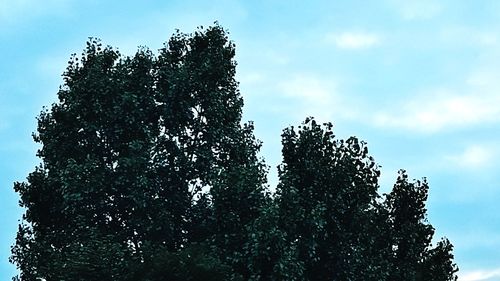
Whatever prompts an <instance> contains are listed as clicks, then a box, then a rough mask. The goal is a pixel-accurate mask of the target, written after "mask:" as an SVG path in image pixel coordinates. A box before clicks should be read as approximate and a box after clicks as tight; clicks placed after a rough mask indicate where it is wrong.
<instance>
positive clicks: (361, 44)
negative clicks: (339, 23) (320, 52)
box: [325, 32, 380, 49]
mask: <svg viewBox="0 0 500 281" xmlns="http://www.w3.org/2000/svg"><path fill="white" fill-rule="evenodd" d="M325 41H326V42H327V43H329V44H334V45H335V46H337V47H338V48H341V49H367V48H371V47H374V46H377V45H379V44H380V37H379V36H378V35H377V34H374V33H364V32H344V33H340V34H335V33H329V34H327V35H326V38H325Z"/></svg>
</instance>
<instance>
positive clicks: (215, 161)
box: [11, 25, 265, 280]
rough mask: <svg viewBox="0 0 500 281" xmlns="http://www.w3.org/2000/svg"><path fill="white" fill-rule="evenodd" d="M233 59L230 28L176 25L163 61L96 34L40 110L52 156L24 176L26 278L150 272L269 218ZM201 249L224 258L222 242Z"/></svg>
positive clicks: (124, 276) (17, 256)
mask: <svg viewBox="0 0 500 281" xmlns="http://www.w3.org/2000/svg"><path fill="white" fill-rule="evenodd" d="M233 58H234V44H233V43H232V42H230V41H229V40H228V38H227V35H226V32H225V31H224V30H223V29H222V28H221V27H219V26H218V25H215V26H214V27H210V28H208V29H206V30H205V29H200V30H198V31H197V32H195V33H194V34H192V35H188V34H182V33H180V32H178V33H176V34H175V35H174V36H173V37H172V38H171V40H170V41H169V42H168V43H167V44H166V45H165V48H163V49H162V50H160V55H159V56H158V58H156V57H155V56H154V55H153V54H152V52H151V51H149V50H148V49H145V48H140V49H139V51H138V52H137V53H136V55H134V56H133V57H122V56H121V55H120V53H119V52H118V51H116V50H115V49H113V48H111V47H103V46H102V45H101V43H100V42H99V41H98V40H95V39H91V40H90V41H89V42H88V43H87V48H86V49H85V51H84V52H83V54H82V55H81V57H77V56H76V55H74V56H72V58H71V60H70V61H69V65H68V68H67V70H66V72H65V73H64V85H63V86H61V88H60V91H59V93H58V97H59V102H57V103H54V104H53V105H52V106H51V108H50V109H45V110H44V111H43V112H42V113H41V114H40V116H39V118H38V132H37V133H36V134H34V139H35V141H36V142H38V143H40V144H41V145H42V147H41V149H40V150H39V152H38V156H39V157H40V158H41V160H42V163H41V165H40V166H39V167H37V168H36V169H35V171H34V172H32V173H31V174H30V175H29V177H28V179H27V181H26V182H23V183H16V184H15V190H16V191H17V192H19V194H20V195H21V205H22V206H23V207H25V208H26V213H25V215H24V217H23V223H22V224H21V226H20V229H19V232H18V237H17V240H16V244H15V245H14V247H13V250H12V257H11V260H12V261H13V262H14V263H16V264H17V266H18V267H19V269H20V278H21V279H22V280H38V279H39V278H44V279H46V280H96V278H97V276H99V278H104V279H115V280H116V279H119V280H149V279H145V278H153V277H151V276H155V274H153V273H151V272H148V271H150V269H151V268H155V267H154V266H151V265H154V264H155V263H156V261H154V260H152V259H154V258H157V260H162V259H163V260H166V261H168V260H172V259H175V258H182V257H183V256H179V255H177V254H176V253H177V252H179V251H185V250H186V249H187V248H189V247H190V245H191V242H192V241H191V240H194V241H196V242H199V243H211V242H213V240H214V239H216V240H217V241H218V240H220V239H217V237H227V236H228V234H231V235H233V236H237V234H238V233H240V232H241V229H244V226H245V224H247V223H249V222H250V221H251V220H252V219H253V218H254V217H256V216H257V215H258V211H257V210H258V206H259V204H260V203H259V201H260V200H261V198H263V196H264V194H263V193H262V191H263V184H264V182H265V174H264V171H265V170H264V169H265V166H264V165H263V163H262V161H261V160H259V159H258V158H257V151H258V149H259V146H260V145H259V144H258V142H257V141H256V140H255V138H254V137H253V134H252V129H253V127H252V125H245V126H242V125H241V107H242V105H243V102H242V99H241V96H240V94H239V92H238V89H237V82H236V81H235V80H234V75H235V62H234V60H233ZM209 188H212V189H213V190H212V191H211V192H210V193H209V194H208V195H206V194H205V195H202V194H201V193H202V190H203V189H209ZM207 196H208V197H207ZM199 197H202V198H201V199H199ZM238 200H240V201H238ZM236 202H239V203H240V204H235V203H236ZM242 203H245V204H242ZM228 204H230V205H229V206H228ZM248 206H250V207H251V208H247V207H248ZM228 208H229V209H228ZM231 208H232V209H231ZM225 212H228V213H234V214H235V215H236V216H237V218H235V219H227V218H226V216H225V215H223V214H224V213H225ZM207 214H212V217H213V218H210V217H200V216H206V215H207ZM197 220H198V221H199V220H202V221H206V222H207V225H208V224H209V223H210V221H214V222H216V223H217V225H231V226H232V228H231V229H229V228H224V227H219V228H218V230H217V229H216V230H214V229H209V228H207V227H201V228H200V227H198V226H197V228H196V227H194V226H193V225H190V223H193V222H196V221H197ZM225 220H228V221H227V222H226V221H225ZM235 229H238V233H235ZM235 239H236V238H235ZM238 239H240V238H238ZM231 243H233V244H234V243H237V242H235V241H232V242H231ZM195 248H196V247H195ZM197 248H199V247H198V246H197ZM233 248H234V246H233ZM196 253H198V254H200V253H201V254H202V255H205V256H206V255H208V256H211V255H215V256H213V258H210V259H208V260H213V261H217V260H219V259H218V256H217V253H212V250H210V247H205V248H203V250H202V251H200V250H196ZM221 255H222V253H221ZM200 260H207V259H206V258H200ZM172 270H173V269H172ZM172 274H174V273H172ZM148 276H149V277H148ZM151 280H156V279H151Z"/></svg>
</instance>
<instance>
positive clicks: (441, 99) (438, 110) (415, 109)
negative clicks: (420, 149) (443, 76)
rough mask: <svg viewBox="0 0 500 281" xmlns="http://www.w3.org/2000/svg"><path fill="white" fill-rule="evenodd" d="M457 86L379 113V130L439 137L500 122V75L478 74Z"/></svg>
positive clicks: (375, 121) (424, 95) (401, 103)
mask: <svg viewBox="0 0 500 281" xmlns="http://www.w3.org/2000/svg"><path fill="white" fill-rule="evenodd" d="M464 80H465V83H462V85H456V86H455V87H456V88H459V87H460V88H461V89H460V90H454V89H448V88H441V89H439V88H437V89H434V90H429V91H424V92H422V93H420V94H417V95H416V96H415V97H414V98H412V99H410V100H408V101H404V102H400V103H396V104H395V105H394V106H393V108H390V109H387V110H382V111H379V112H377V113H375V115H374V117H373V120H374V121H373V122H374V124H375V125H376V126H380V127H392V128H400V129H406V130H412V131H416V132H420V133H435V132H438V131H441V130H449V129H457V128H465V127H470V126H473V125H481V124H484V123H498V122H500V107H499V106H498V105H499V104H500V94H499V93H500V72H499V71H497V70H482V71H476V72H474V73H472V74H471V75H469V76H468V77H467V78H465V79H464Z"/></svg>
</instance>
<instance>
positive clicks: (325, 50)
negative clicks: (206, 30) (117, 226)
mask: <svg viewBox="0 0 500 281" xmlns="http://www.w3.org/2000/svg"><path fill="white" fill-rule="evenodd" d="M216 20H217V21H219V23H220V24H221V25H222V26H224V27H225V28H226V29H227V30H229V32H230V37H231V39H232V40H233V41H234V42H235V43H236V46H237V58H236V59H237V61H238V68H237V72H238V74H237V76H238V80H239V81H240V82H241V84H240V90H241V92H242V95H243V97H244V99H245V108H244V119H245V120H254V121H255V125H256V135H257V137H258V138H260V139H261V140H262V141H263V142H264V146H263V149H262V155H263V156H264V157H265V158H266V160H267V163H268V164H269V165H271V167H272V168H271V174H270V184H271V186H273V185H275V184H276V181H277V180H276V172H275V170H276V169H275V166H276V165H278V164H279V162H280V157H281V156H280V150H281V145H280V133H281V130H282V129H283V128H284V127H286V126H289V125H297V124H299V123H300V122H301V121H302V120H303V119H304V118H305V117H306V116H316V117H317V119H319V120H320V121H332V122H333V123H334V125H335V128H336V132H337V136H338V137H340V138H347V137H349V136H351V135H354V136H357V137H359V138H360V139H363V140H365V141H367V142H368V147H369V148H370V151H371V154H372V155H373V156H374V157H375V159H376V160H377V162H378V163H379V164H380V165H381V166H382V177H381V179H380V184H381V192H387V191H389V190H390V188H391V186H392V184H393V183H394V181H395V178H396V176H397V173H396V171H397V170H398V169H401V168H404V169H406V170H407V171H408V172H409V174H410V176H411V177H413V178H421V177H427V179H428V181H429V183H430V196H429V201H428V209H429V221H430V222H431V223H432V224H433V225H434V226H435V227H436V229H437V233H436V237H437V238H439V237H441V236H446V237H448V238H449V239H450V240H451V241H452V242H453V244H454V245H455V258H456V262H457V263H458V265H459V267H460V269H461V271H460V280H462V281H472V280H500V251H499V250H498V249H500V204H498V201H499V199H500V173H498V167H499V164H500V163H499V160H498V159H499V157H500V64H499V62H500V2H498V1H482V0H480V1H451V0H450V1H438V0H435V1H431V0H420V1H414V0H404V1H403V0H401V1H400V0H380V1H328V0H325V1H290V0H288V1H273V0H268V1H263V0H256V1H220V0H212V1H189V0H187V1H186V0H184V1H153V0H145V1H97V0H88V1H76V0H45V1H36V0H18V1H10V0H0V42H2V44H0V61H1V64H0V208H1V209H0V278H1V279H2V280H8V278H9V277H10V276H12V275H13V274H14V273H15V268H14V267H13V266H12V265H10V264H9V263H8V262H7V257H8V256H9V248H10V245H11V244H12V243H13V239H14V236H15V232H16V229H17V223H18V219H19V218H20V216H21V213H22V211H21V210H20V209H19V208H18V207H17V202H18V197H17V195H16V194H15V193H14V192H13V191H12V183H13V182H14V181H22V180H24V178H25V177H26V175H27V174H28V173H29V172H30V171H31V170H33V168H34V166H35V165H36V164H37V163H38V160H37V159H36V157H35V151H36V148H37V147H36V145H35V144H34V143H33V142H32V139H31V132H33V131H34V130H35V126H36V123H35V117H36V115H37V114H38V113H39V112H40V110H41V108H42V106H44V105H50V104H51V103H52V102H54V101H56V92H57V89H58V87H59V85H60V84H61V82H62V80H61V73H62V72H63V71H64V69H65V67H66V63H67V60H68V58H69V56H70V54H71V53H80V52H81V51H82V49H83V48H84V46H85V42H86V39H87V37H89V36H95V37H99V38H101V39H102V40H103V42H104V43H105V44H109V45H112V46H115V47H118V48H119V49H120V50H121V51H122V53H125V54H130V55H131V54H133V53H134V51H135V50H136V48H137V46H139V45H146V46H148V47H150V48H151V49H152V50H157V49H159V48H161V47H162V44H163V42H165V41H166V40H168V38H169V37H170V35H171V34H172V33H173V32H174V30H175V29H176V28H178V29H180V30H181V31H184V32H192V31H194V30H195V28H196V27H197V26H200V25H203V26H208V25H210V24H211V23H213V22H214V21H216Z"/></svg>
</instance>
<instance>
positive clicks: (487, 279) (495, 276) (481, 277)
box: [459, 268, 500, 281]
mask: <svg viewBox="0 0 500 281" xmlns="http://www.w3.org/2000/svg"><path fill="white" fill-rule="evenodd" d="M459 275H460V278H459V280H460V281H494V280H500V268H499V269H493V270H478V271H472V272H465V273H462V274H459Z"/></svg>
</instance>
